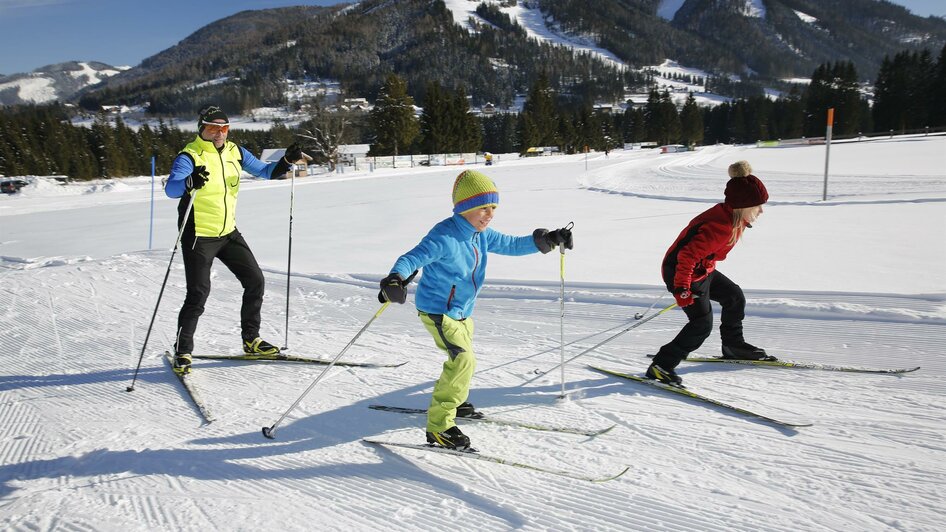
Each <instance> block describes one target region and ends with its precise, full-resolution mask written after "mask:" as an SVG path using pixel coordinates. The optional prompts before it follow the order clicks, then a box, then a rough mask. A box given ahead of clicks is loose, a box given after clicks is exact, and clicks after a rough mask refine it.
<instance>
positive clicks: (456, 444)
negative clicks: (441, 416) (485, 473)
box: [427, 426, 473, 451]
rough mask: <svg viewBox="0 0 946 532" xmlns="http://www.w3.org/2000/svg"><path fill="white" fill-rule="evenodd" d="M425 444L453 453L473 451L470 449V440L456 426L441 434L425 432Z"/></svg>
mask: <svg viewBox="0 0 946 532" xmlns="http://www.w3.org/2000/svg"><path fill="white" fill-rule="evenodd" d="M427 443H428V444H430V445H438V446H440V447H444V448H447V449H453V450H455V451H473V450H472V449H470V438H467V436H466V434H463V433H462V432H460V428H459V427H457V426H453V427H450V428H449V429H447V430H445V431H443V432H430V431H427Z"/></svg>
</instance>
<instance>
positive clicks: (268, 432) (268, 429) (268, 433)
mask: <svg viewBox="0 0 946 532" xmlns="http://www.w3.org/2000/svg"><path fill="white" fill-rule="evenodd" d="M263 436H266V437H267V438H269V439H270V440H275V439H276V435H275V434H274V433H273V427H263Z"/></svg>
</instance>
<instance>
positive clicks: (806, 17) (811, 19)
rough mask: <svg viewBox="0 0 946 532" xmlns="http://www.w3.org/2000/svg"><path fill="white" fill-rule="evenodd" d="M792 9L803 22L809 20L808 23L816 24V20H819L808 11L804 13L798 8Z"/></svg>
mask: <svg viewBox="0 0 946 532" xmlns="http://www.w3.org/2000/svg"><path fill="white" fill-rule="evenodd" d="M792 11H793V12H794V13H795V14H796V15H798V18H800V19H801V20H802V22H807V23H808V24H814V23H815V22H818V19H817V18H816V17H813V16H811V15H809V14H807V13H802V12H801V11H798V10H797V9H793V10H792Z"/></svg>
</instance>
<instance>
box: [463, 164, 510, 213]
mask: <svg viewBox="0 0 946 532" xmlns="http://www.w3.org/2000/svg"><path fill="white" fill-rule="evenodd" d="M487 205H492V206H494V207H496V206H498V205H499V191H498V190H496V185H495V184H494V183H493V182H492V181H491V180H490V178H488V177H486V176H485V175H484V174H481V173H480V172H477V171H476V170H464V171H463V172H460V175H458V176H457V180H456V181H454V182H453V212H455V213H457V214H463V213H465V212H468V211H472V210H473V209H479V208H481V207H485V206H487Z"/></svg>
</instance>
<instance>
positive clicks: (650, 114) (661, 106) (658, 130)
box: [644, 89, 680, 144]
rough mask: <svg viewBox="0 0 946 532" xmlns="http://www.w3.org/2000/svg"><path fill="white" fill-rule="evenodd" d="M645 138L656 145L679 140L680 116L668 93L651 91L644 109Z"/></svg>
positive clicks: (665, 91)
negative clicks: (645, 122)
mask: <svg viewBox="0 0 946 532" xmlns="http://www.w3.org/2000/svg"><path fill="white" fill-rule="evenodd" d="M644 116H645V119H646V121H647V137H648V138H649V139H651V140H652V141H654V142H656V143H657V144H670V143H672V142H676V141H677V140H679V138H680V115H679V113H678V112H677V106H676V105H675V104H674V103H673V100H672V99H671V98H670V91H667V90H664V91H663V92H662V93H658V92H657V89H651V91H650V94H649V95H648V96H647V105H646V106H645V107H644Z"/></svg>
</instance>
